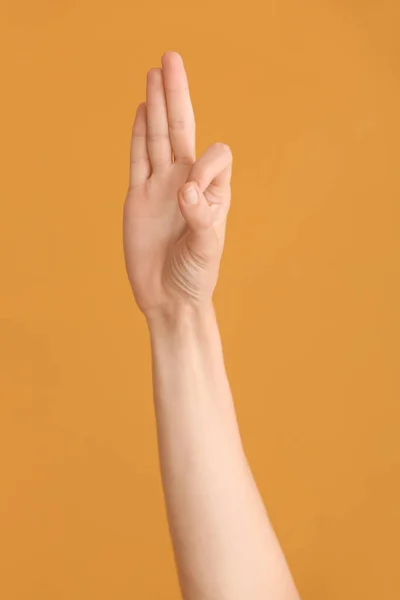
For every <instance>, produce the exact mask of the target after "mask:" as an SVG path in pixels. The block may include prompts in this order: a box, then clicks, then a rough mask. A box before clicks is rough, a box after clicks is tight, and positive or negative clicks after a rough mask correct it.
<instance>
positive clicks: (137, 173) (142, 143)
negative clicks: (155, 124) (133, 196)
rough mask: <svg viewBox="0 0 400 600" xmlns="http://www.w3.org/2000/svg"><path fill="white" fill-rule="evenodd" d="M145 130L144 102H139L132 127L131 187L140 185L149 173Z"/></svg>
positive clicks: (149, 166)
mask: <svg viewBox="0 0 400 600" xmlns="http://www.w3.org/2000/svg"><path fill="white" fill-rule="evenodd" d="M146 130H147V126H146V104H145V102H141V103H140V104H139V105H138V107H137V110H136V115H135V120H134V123H133V128H132V139H131V152H130V180H129V187H131V188H133V187H136V186H139V185H142V184H143V183H144V182H145V181H146V179H147V178H148V177H150V174H151V165H150V160H149V155H148V153H147V141H146V135H147V132H146Z"/></svg>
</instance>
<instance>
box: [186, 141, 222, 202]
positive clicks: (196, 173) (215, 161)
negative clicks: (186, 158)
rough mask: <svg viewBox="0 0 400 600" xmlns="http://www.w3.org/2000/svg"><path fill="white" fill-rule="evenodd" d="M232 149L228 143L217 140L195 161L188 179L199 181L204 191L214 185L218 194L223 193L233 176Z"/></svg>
mask: <svg viewBox="0 0 400 600" xmlns="http://www.w3.org/2000/svg"><path fill="white" fill-rule="evenodd" d="M232 160H233V158H232V151H231V149H230V148H229V146H228V145H227V144H223V143H221V142H216V143H215V144H212V145H211V146H209V147H208V148H207V150H206V151H205V152H204V153H203V154H202V155H201V156H200V158H198V159H197V161H196V162H195V163H194V165H193V167H192V169H191V171H190V173H189V176H188V178H187V181H197V183H198V184H199V188H200V190H201V191H202V192H204V191H205V190H206V189H207V188H208V187H210V186H212V188H213V189H212V192H213V194H215V195H216V196H218V193H219V192H221V194H223V193H224V192H225V191H226V189H227V188H229V186H230V182H231V177H232Z"/></svg>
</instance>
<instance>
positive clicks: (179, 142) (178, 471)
mask: <svg viewBox="0 0 400 600" xmlns="http://www.w3.org/2000/svg"><path fill="white" fill-rule="evenodd" d="M163 145H164V147H163ZM171 151H173V153H174V160H173V161H172V159H171ZM131 156H132V172H131V185H130V189H129V192H128V196H127V200H126V202H125V207H124V246H125V258H126V264H127V270H128V275H129V279H130V282H131V285H132V289H133V292H134V295H135V298H136V301H137V303H138V305H139V307H140V309H141V310H142V311H143V313H144V314H145V316H146V319H147V323H148V326H149V332H150V337H151V348H152V360H153V388H154V402H155V412H156V420H157V433H158V446H159V456H160V466H161V475H162V481H163V487H164V493H165V501H166V507H167V515H168V522H169V526H170V532H171V539H172V543H173V547H174V552H175V557H176V564H177V568H178V574H179V580H180V584H181V589H182V593H183V597H184V598H185V600H298V598H299V596H298V594H297V591H296V588H295V585H294V583H293V580H292V577H291V575H290V572H289V569H288V567H287V564H286V561H285V558H284V556H283V553H282V551H281V548H280V546H279V543H278V541H277V539H276V537H275V534H274V532H273V529H272V527H271V524H270V522H269V519H268V516H267V513H266V510H265V507H264V505H263V502H262V499H261V497H260V494H259V492H258V490H257V487H256V484H255V482H254V479H253V477H252V474H251V471H250V468H249V465H248V462H247V460H246V457H245V454H244V451H243V448H242V443H241V439H240V434H239V430H238V425H237V421H236V416H235V410H234V405H233V401H232V396H231V391H230V386H229V382H228V379H227V375H226V371H225V366H224V359H223V351H222V345H221V340H220V335H219V330H218V325H217V321H216V316H215V312H214V307H213V303H212V293H213V290H214V287H215V285H216V281H217V277H218V269H219V263H220V259H221V255H222V249H223V243H224V237H225V224H226V217H227V213H228V209H229V204H230V177H231V167H232V155H231V152H230V150H229V148H227V146H226V145H224V144H213V145H212V146H210V148H208V150H206V152H205V153H204V154H203V156H202V157H200V158H199V159H198V160H197V161H196V159H195V150H194V116H193V111H192V108H191V104H190V99H189V94H188V86H187V78H186V74H185V70H184V67H183V62H182V59H181V57H180V56H179V55H178V54H176V53H167V54H166V55H164V57H163V69H162V70H161V69H160V70H157V69H153V70H151V71H150V72H149V74H148V79H147V99H146V106H144V105H141V106H140V107H139V109H138V112H137V115H136V119H135V125H134V130H133V137H132V155H131ZM132 182H133V185H132ZM190 182H192V185H193V182H195V190H196V191H197V196H198V201H197V202H196V203H193V204H186V203H185V201H184V199H183V195H182V192H183V190H185V189H187V188H188V187H190Z"/></svg>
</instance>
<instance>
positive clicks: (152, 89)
mask: <svg viewBox="0 0 400 600" xmlns="http://www.w3.org/2000/svg"><path fill="white" fill-rule="evenodd" d="M146 106H147V151H148V153H149V157H150V162H151V166H152V169H153V171H157V170H165V169H166V168H168V167H169V166H171V164H172V148H171V143H170V139H169V131H168V115H167V105H166V99H165V92H164V84H163V73H162V69H161V68H159V67H155V68H154V69H150V71H148V73H147V83H146Z"/></svg>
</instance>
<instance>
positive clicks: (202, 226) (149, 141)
mask: <svg viewBox="0 0 400 600" xmlns="http://www.w3.org/2000/svg"><path fill="white" fill-rule="evenodd" d="M161 62H162V67H156V68H153V69H150V70H149V71H148V73H147V83H146V102H142V103H141V104H139V106H138V107H137V111H136V116H135V120H134V124H133V130H132V142H131V160H130V180H129V189H128V192H127V196H126V199H125V203H124V210H123V242H124V254H125V264H126V269H127V273H128V277H129V281H130V284H131V286H132V290H133V294H134V297H135V299H136V302H137V304H138V306H139V308H140V309H141V310H142V312H143V313H144V314H145V316H146V317H150V316H151V315H153V314H158V313H164V314H170V313H173V312H174V311H175V310H177V309H178V308H179V307H182V306H201V305H204V304H207V303H210V302H211V300H212V294H213V291H214V288H215V285H216V283H217V279H218V272H219V265H220V260H221V256H222V251H223V246H224V240H225V228H226V219H227V215H228V210H229V206H230V199H231V188H230V181H231V173H232V153H231V150H230V148H229V147H228V146H227V145H226V144H223V143H214V144H212V145H211V146H209V147H208V148H207V150H206V151H205V152H204V154H203V155H202V156H201V157H200V158H199V159H197V160H196V149H195V118H194V112H193V107H192V103H191V99H190V93H189V86H188V79H187V75H186V71H185V67H184V64H183V60H182V58H181V56H180V55H179V54H178V53H176V52H167V53H165V54H164V55H163V57H162V59H161Z"/></svg>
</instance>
